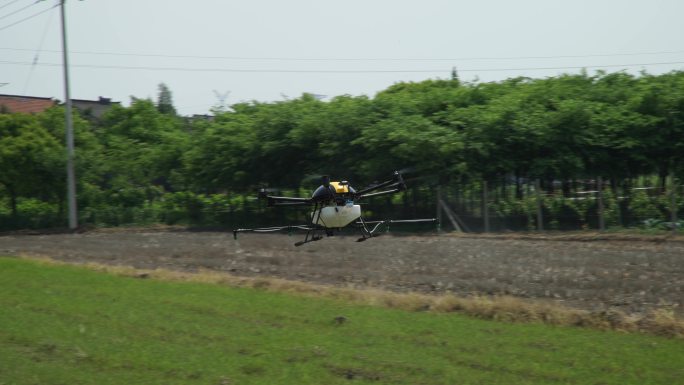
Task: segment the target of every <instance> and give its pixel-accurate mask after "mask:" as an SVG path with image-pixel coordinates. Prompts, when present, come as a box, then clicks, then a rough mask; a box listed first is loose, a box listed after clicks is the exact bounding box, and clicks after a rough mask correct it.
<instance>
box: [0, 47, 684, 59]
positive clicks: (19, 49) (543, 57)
mask: <svg viewBox="0 0 684 385" xmlns="http://www.w3.org/2000/svg"><path fill="white" fill-rule="evenodd" d="M0 50H7V51H31V50H30V49H27V48H11V47H0ZM45 52H52V53H61V52H62V51H59V50H45ZM70 53H71V54H79V55H104V56H134V57H158V58H175V59H218V60H263V61H407V62H410V61H423V62H425V61H451V62H453V61H474V60H541V59H577V58H591V57H615V56H645V55H670V54H681V53H684V50H683V51H654V52H627V53H606V54H584V55H555V56H553V55H552V56H485V57H454V58H342V57H340V58H297V57H250V56H203V55H172V54H154V53H132V52H106V51H70Z"/></svg>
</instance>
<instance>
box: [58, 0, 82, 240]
mask: <svg viewBox="0 0 684 385" xmlns="http://www.w3.org/2000/svg"><path fill="white" fill-rule="evenodd" d="M65 3H66V0H61V1H60V11H61V14H62V58H63V64H64V99H65V111H64V117H65V123H66V146H67V205H68V208H69V229H71V230H75V229H76V228H77V227H78V210H77V208H76V173H75V172H74V123H73V121H72V116H71V95H70V93H69V60H68V56H69V55H68V50H67V35H66V16H65V12H64V4H65Z"/></svg>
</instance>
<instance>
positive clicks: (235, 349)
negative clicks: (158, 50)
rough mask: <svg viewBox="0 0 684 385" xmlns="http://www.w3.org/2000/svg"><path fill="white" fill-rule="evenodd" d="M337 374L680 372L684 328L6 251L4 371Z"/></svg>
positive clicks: (43, 376)
mask: <svg viewBox="0 0 684 385" xmlns="http://www.w3.org/2000/svg"><path fill="white" fill-rule="evenodd" d="M340 316H344V317H346V321H344V322H338V321H336V320H335V319H336V317H340ZM342 383H344V384H347V383H354V384H363V383H374V384H506V385H510V384H597V385H598V384H605V385H607V384H620V385H625V384H667V385H674V384H684V341H682V340H676V339H666V338H662V337H655V336H648V335H640V334H624V333H616V332H603V331H595V330H588V329H579V328H568V327H553V326H546V325H540V324H508V323H503V322H494V321H485V320H478V319H472V318H468V317H466V316H463V315H459V314H436V313H426V312H408V311H402V310H397V309H386V308H379V307H370V306H361V305H350V304H348V303H345V302H342V301H339V300H332V299H314V298H310V297H303V296H297V295H292V294H279V293H272V292H266V291H262V290H258V289H247V288H229V287H222V286H218V285H213V284H201V283H184V282H165V281H158V280H150V279H136V278H128V277H120V276H115V275H111V274H105V273H99V272H93V271H90V270H86V269H83V268H80V267H72V266H54V265H46V264H43V263H40V262H35V261H26V260H19V259H14V258H0V384H1V385H10V384H41V385H43V384H65V385H66V384H69V385H71V384H213V385H226V384H342Z"/></svg>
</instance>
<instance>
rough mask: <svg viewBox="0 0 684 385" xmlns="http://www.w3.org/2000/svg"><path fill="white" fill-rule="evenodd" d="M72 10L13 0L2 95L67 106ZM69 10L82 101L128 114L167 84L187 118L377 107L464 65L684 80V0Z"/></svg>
mask: <svg viewBox="0 0 684 385" xmlns="http://www.w3.org/2000/svg"><path fill="white" fill-rule="evenodd" d="M34 3H35V4H34ZM58 3H59V1H58V0H45V1H39V2H36V0H0V85H1V84H2V83H8V84H5V85H4V86H0V93H2V94H16V95H29V96H44V97H55V98H58V99H60V100H63V99H64V90H63V78H62V68H61V53H60V50H61V40H60V30H59V26H60V19H59V7H56V8H52V9H51V10H49V11H48V9H50V7H53V6H54V5H56V4H58ZM24 7H26V8H25V9H22V8H24ZM44 10H45V12H44V13H42V14H39V15H38V16H35V17H32V18H29V19H27V20H25V21H21V20H22V19H26V18H28V17H30V16H32V15H34V14H37V13H39V12H42V11H44ZM66 10H67V25H68V39H69V50H70V55H69V59H70V64H71V71H70V74H71V90H72V91H71V95H72V98H76V99H97V97H98V96H104V97H111V98H113V99H114V100H115V101H121V102H123V103H124V105H128V104H129V101H130V96H131V95H132V96H136V97H142V98H144V97H150V98H152V99H155V100H156V97H157V85H158V84H159V83H161V82H164V83H166V84H167V85H168V86H169V88H170V89H171V91H172V92H173V100H174V104H175V106H176V108H177V109H178V110H179V112H180V113H182V114H186V115H187V114H201V113H208V112H209V109H210V108H211V107H212V106H214V105H217V104H218V102H219V98H218V97H217V96H216V95H215V93H214V90H215V91H217V92H218V93H219V94H225V93H227V92H228V91H230V95H229V96H228V99H227V102H228V104H233V103H237V102H240V101H248V100H258V101H275V100H283V98H285V97H298V96H300V95H301V94H302V93H303V92H309V93H314V94H322V95H327V96H328V97H332V96H337V95H343V94H349V95H362V94H365V95H368V96H370V97H372V96H374V95H375V93H376V92H378V91H381V90H383V89H385V88H387V87H388V86H390V85H392V84H393V83H396V82H399V81H421V80H425V79H429V78H448V77H449V76H450V72H451V68H452V67H454V66H456V67H457V69H458V71H459V76H460V78H461V79H462V80H465V81H473V80H474V79H476V78H479V80H480V81H492V80H502V79H505V78H508V77H514V76H529V77H535V78H538V77H547V76H556V75H558V74H560V73H577V72H578V71H579V68H578V67H587V70H588V71H589V72H590V73H593V72H594V71H595V70H596V69H599V68H595V66H610V67H607V68H604V69H605V70H608V71H609V72H613V71H620V70H627V71H629V72H631V73H638V72H639V71H640V70H647V71H648V72H649V73H653V74H659V73H664V72H668V71H672V70H684V41H683V39H682V38H684V19H682V17H683V16H684V1H682V0H591V1H590V0H573V1H570V0H516V1H513V0H479V1H475V0H471V1H457V0H452V1H449V0H413V1H409V0H345V1H334V2H333V1H328V0H287V1H285V0H243V1H236V0H195V1H188V0H182V1H181V0H109V1H107V0H85V1H75V0H69V1H67V3H66ZM17 22H18V23H17ZM14 23H17V24H16V25H12V24H14ZM145 55H147V56H145ZM601 55H603V56H601ZM174 56H176V57H174ZM177 56H185V57H177ZM569 56H570V57H569ZM36 57H37V60H36V64H35V65H32V64H31V63H33V62H34V59H35V58H36ZM531 57H534V58H531ZM653 63H661V64H653ZM662 63H669V64H662ZM103 67H109V68H103ZM125 67H129V68H125ZM130 67H136V68H137V69H131V68H130ZM141 67H142V68H145V69H141ZM559 67H575V68H563V69H558V68H559ZM164 68H166V69H164ZM171 68H173V70H172V69H171ZM540 68H553V69H540ZM179 69H182V70H179ZM500 69H507V70H500ZM244 70H248V71H254V72H239V71H244ZM492 70H496V71H492ZM287 71H295V72H287ZM336 71H337V72H336ZM340 71H347V72H340ZM355 71H356V72H355ZM370 71H376V72H370ZM377 71H379V72H377ZM383 71H385V72H383ZM392 71H397V72H392ZM406 71H415V72H406Z"/></svg>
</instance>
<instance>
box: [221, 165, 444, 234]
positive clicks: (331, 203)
mask: <svg viewBox="0 0 684 385" xmlns="http://www.w3.org/2000/svg"><path fill="white" fill-rule="evenodd" d="M378 190H381V191H378ZM404 190H406V184H405V183H404V179H403V177H402V176H401V173H399V172H398V171H395V172H394V174H393V175H392V179H390V180H387V181H385V182H382V183H378V184H374V185H371V186H369V187H367V188H364V189H362V190H359V191H356V190H355V189H354V188H353V187H352V186H350V185H349V182H347V181H345V180H343V181H340V182H335V181H330V178H329V177H328V176H323V178H322V184H321V185H320V186H319V187H318V188H317V189H316V190H315V191H314V192H313V195H312V196H311V198H295V197H283V196H273V195H269V194H268V190H266V189H262V190H260V191H259V198H261V199H266V200H267V201H268V206H269V207H272V206H306V207H313V211H312V212H311V214H310V216H309V223H307V224H305V225H290V226H276V227H262V228H255V229H236V230H233V236H234V237H235V239H237V234H238V233H243V232H257V233H263V232H274V231H281V230H288V231H294V230H305V231H306V237H305V238H304V240H303V241H300V242H297V243H295V246H301V245H303V244H305V243H309V242H313V241H318V240H320V239H323V236H322V234H323V233H325V234H326V235H327V236H332V235H334V233H335V231H339V230H340V229H342V228H343V227H347V226H349V225H353V226H355V227H357V228H358V229H359V231H360V232H361V238H359V239H357V242H362V241H365V240H366V239H368V238H372V237H374V236H377V235H378V234H377V233H376V231H377V230H378V228H379V227H380V226H381V225H385V226H389V225H390V224H392V223H417V222H436V221H437V220H436V219H435V218H430V219H404V220H391V219H388V220H383V221H366V220H364V219H363V216H362V215H361V205H359V204H358V203H357V202H358V201H360V200H362V199H364V198H370V197H377V196H381V195H389V194H396V193H398V192H401V191H404Z"/></svg>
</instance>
